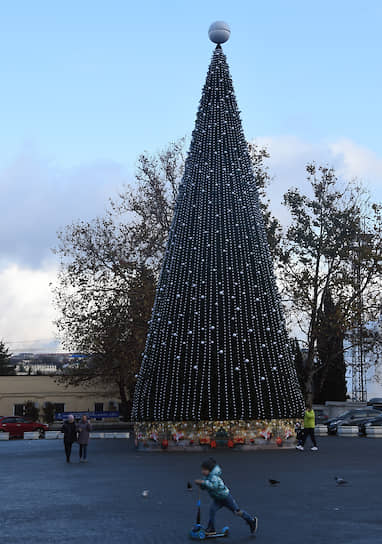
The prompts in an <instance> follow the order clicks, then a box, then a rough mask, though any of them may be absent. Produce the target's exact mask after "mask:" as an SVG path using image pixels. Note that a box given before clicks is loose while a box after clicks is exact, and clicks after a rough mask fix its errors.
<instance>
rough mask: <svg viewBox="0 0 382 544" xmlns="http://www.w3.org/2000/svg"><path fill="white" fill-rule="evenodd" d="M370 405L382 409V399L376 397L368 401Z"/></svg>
mask: <svg viewBox="0 0 382 544" xmlns="http://www.w3.org/2000/svg"><path fill="white" fill-rule="evenodd" d="M367 405H368V406H372V407H373V408H375V409H376V410H382V399H381V398H377V397H374V398H372V399H370V400H369V401H368V402H367Z"/></svg>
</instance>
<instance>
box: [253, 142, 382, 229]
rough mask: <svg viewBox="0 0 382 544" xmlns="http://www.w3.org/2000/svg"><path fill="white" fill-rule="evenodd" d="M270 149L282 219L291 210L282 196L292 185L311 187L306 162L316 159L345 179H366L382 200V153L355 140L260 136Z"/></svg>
mask: <svg viewBox="0 0 382 544" xmlns="http://www.w3.org/2000/svg"><path fill="white" fill-rule="evenodd" d="M255 142H256V143H258V144H259V145H264V146H266V147H267V148H268V151H269V153H270V159H269V166H270V171H271V175H272V176H273V182H272V184H271V187H270V189H269V196H270V199H271V202H272V208H273V210H274V213H275V214H276V215H277V216H278V217H279V219H280V220H281V221H282V222H285V221H287V219H288V214H287V212H286V210H285V208H284V207H283V206H281V201H282V196H283V194H284V193H285V192H286V191H287V190H288V188H289V187H299V188H301V189H302V190H308V187H307V184H306V172H305V166H306V164H307V163H310V162H315V163H316V164H318V165H320V164H322V165H328V166H331V167H334V168H335V170H336V172H337V174H338V176H339V177H340V178H343V179H344V180H347V181H351V180H354V179H357V180H359V181H360V182H362V183H363V184H364V185H365V186H366V187H367V188H368V189H369V190H370V192H371V196H372V198H373V199H375V200H377V201H380V200H382V156H378V155H377V154H376V153H374V152H373V151H371V150H370V149H367V148H365V147H363V146H360V145H358V144H356V143H355V142H353V141H351V140H345V139H343V140H338V141H336V142H331V143H326V142H318V143H317V142H315V143H313V142H307V141H304V140H301V139H299V138H296V137H295V136H288V135H287V136H278V137H267V136H264V137H259V138H256V140H255Z"/></svg>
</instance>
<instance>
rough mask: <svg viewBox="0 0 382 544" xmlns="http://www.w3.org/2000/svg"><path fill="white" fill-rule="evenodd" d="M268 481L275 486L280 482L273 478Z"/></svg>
mask: <svg viewBox="0 0 382 544" xmlns="http://www.w3.org/2000/svg"><path fill="white" fill-rule="evenodd" d="M268 482H269V484H270V485H271V486H272V487H275V486H277V485H279V483H280V482H279V481H278V480H273V479H272V478H269V480H268Z"/></svg>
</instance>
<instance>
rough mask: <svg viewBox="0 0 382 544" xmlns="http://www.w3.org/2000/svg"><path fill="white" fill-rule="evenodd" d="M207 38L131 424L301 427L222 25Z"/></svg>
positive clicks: (294, 381) (298, 401)
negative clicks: (294, 422)
mask: <svg viewBox="0 0 382 544" xmlns="http://www.w3.org/2000/svg"><path fill="white" fill-rule="evenodd" d="M209 37H210V39H211V41H213V42H214V43H216V44H217V45H216V48H215V50H214V53H213V56H212V60H211V63H210V66H209V69H208V73H207V78H206V82H205V85H204V88H203V91H202V96H201V100H200V105H199V110H198V113H197V118H196V123H195V129H194V131H193V134H192V141H191V146H190V151H189V154H188V157H187V160H186V165H185V172H184V176H183V179H182V181H181V183H180V186H179V192H178V198H177V203H176V207H175V212H174V218H173V221H172V225H171V228H170V231H169V238H168V244H167V249H166V253H165V256H164V260H163V266H162V271H161V275H160V278H159V282H158V288H157V295H156V299H155V304H154V308H153V317H152V319H151V321H150V325H149V334H148V336H147V342H146V349H145V354H144V357H143V362H142V366H141V370H140V373H139V376H138V380H137V386H136V391H135V397H134V403H133V418H134V419H135V421H137V422H170V421H171V422H187V421H188V422H189V421H197V422H200V421H205V422H208V421H210V422H216V421H236V422H239V421H241V420H258V421H260V420H261V421H263V420H274V419H277V418H279V419H285V418H289V419H290V418H294V417H300V416H301V413H302V410H303V398H302V395H301V391H300V389H299V385H298V380H297V376H296V371H295V368H294V364H293V361H292V353H291V349H290V347H289V343H288V338H287V333H286V329H285V324H284V320H283V317H282V311H281V307H280V297H279V295H278V292H277V287H276V282H275V277H274V274H273V269H272V263H271V258H270V253H269V248H268V244H267V238H266V233H265V229H264V224H263V219H262V216H261V211H260V206H259V200H258V194H257V189H256V184H255V178H254V172H253V169H252V164H251V159H250V156H249V153H248V148H247V142H246V139H245V137H244V133H243V129H242V125H241V120H240V116H239V110H238V106H237V103H236V98H235V93H234V90H233V84H232V79H231V76H230V72H229V67H228V64H227V60H226V57H225V55H224V53H223V50H222V48H221V44H222V43H225V42H226V41H227V40H228V39H229V37H230V29H229V26H228V25H227V24H226V23H223V22H222V21H218V22H216V23H213V24H212V25H211V27H210V29H209ZM156 316H161V317H160V321H159V320H158V319H155V317H156ZM238 425H239V424H238Z"/></svg>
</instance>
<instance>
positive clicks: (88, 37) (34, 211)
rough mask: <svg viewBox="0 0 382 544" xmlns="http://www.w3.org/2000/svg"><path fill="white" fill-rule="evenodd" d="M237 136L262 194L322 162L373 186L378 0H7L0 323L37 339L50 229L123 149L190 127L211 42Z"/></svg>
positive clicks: (86, 206) (377, 137)
mask: <svg viewBox="0 0 382 544" xmlns="http://www.w3.org/2000/svg"><path fill="white" fill-rule="evenodd" d="M216 19H223V20H226V21H227V22H229V23H230V25H231V29H232V34H231V39H230V41H229V42H228V43H227V44H226V45H225V46H224V50H225V52H226V54H227V56H228V61H229V63H230V67H231V73H232V76H233V79H234V85H235V89H236V94H237V98H238V102H239V107H240V108H241V111H242V119H243V124H244V130H245V133H246V135H247V137H248V139H255V140H256V141H258V142H259V143H265V144H267V145H268V147H269V150H270V153H271V160H270V166H271V171H272V174H273V175H274V182H273V186H272V188H271V193H270V194H271V197H272V202H273V206H274V209H275V210H276V212H277V213H278V214H279V215H280V217H281V218H284V216H283V214H284V211H283V210H282V209H281V206H280V200H281V195H282V194H283V193H284V192H285V191H286V190H287V189H288V187H290V186H291V185H302V184H303V179H304V164H305V163H306V162H307V161H311V160H316V161H317V162H323V163H328V164H330V165H334V166H335V167H336V168H337V169H338V171H339V173H340V174H341V175H343V176H345V177H347V178H354V177H357V178H359V179H361V180H363V181H364V182H365V183H366V185H367V186H369V188H370V190H371V192H372V194H373V197H374V198H375V199H376V200H382V187H381V179H382V145H381V144H382V136H381V129H380V127H381V126H382V109H381V105H380V97H381V94H382V71H381V70H380V59H381V54H382V45H381V33H380V22H381V19H382V3H380V2H379V1H378V0H375V1H372V0H369V1H368V2H367V3H364V4H360V3H359V2H358V1H353V0H346V1H345V0H337V1H336V2H332V1H330V2H329V1H326V0H322V1H321V2H318V3H311V2H306V1H296V0H291V1H289V2H285V1H284V0H280V1H272V0H270V1H269V2H258V1H253V0H245V1H237V2H232V0H230V1H225V0H220V1H215V0H211V1H209V2H205V1H202V0H194V1H193V2H179V1H168V0H163V2H157V1H146V2H126V1H124V0H111V1H110V2H104V1H103V0H82V1H81V2H78V1H75V0H67V1H66V2H51V1H50V0H35V1H34V2H30V1H29V0H24V1H23V0H19V1H18V2H6V3H4V4H3V5H2V14H1V19H0V65H1V72H2V90H1V102H0V119H1V128H2V130H1V131H0V211H1V213H0V338H1V337H3V338H4V339H5V341H7V342H8V343H9V346H10V347H11V349H12V350H13V351H20V350H24V351H25V350H29V349H32V348H34V349H50V348H51V346H52V341H53V339H54V327H53V326H52V319H53V317H54V312H53V309H52V306H51V295H50V289H49V282H50V281H54V277H55V273H56V263H55V260H54V258H53V256H52V254H51V248H52V247H53V246H54V244H55V241H56V231H57V230H58V229H59V228H61V227H63V226H65V225H66V224H68V223H70V222H71V221H73V220H77V219H88V218H91V217H94V216H95V215H97V214H100V213H102V211H103V210H104V209H105V207H106V205H107V200H108V198H109V197H113V196H115V194H116V192H117V191H118V189H120V188H121V187H122V185H123V183H125V182H126V181H131V179H132V175H133V171H134V164H135V160H136V157H137V155H138V154H139V153H140V152H142V151H143V150H145V149H147V150H149V151H152V152H155V151H156V150H158V149H159V148H161V147H163V146H165V145H166V144H167V142H169V141H170V140H174V139H176V138H179V137H181V136H183V135H188V136H189V135H190V134H191V131H192V129H193V124H194V120H195V114H196V110H197V105H198V102H199V98H200V93H201V88H202V85H203V82H204V78H205V75H206V71H207V68H208V64H209V62H210V58H211V54H212V51H213V45H212V44H211V42H209V40H208V38H207V30H208V26H209V24H210V23H211V22H212V21H214V20H216Z"/></svg>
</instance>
